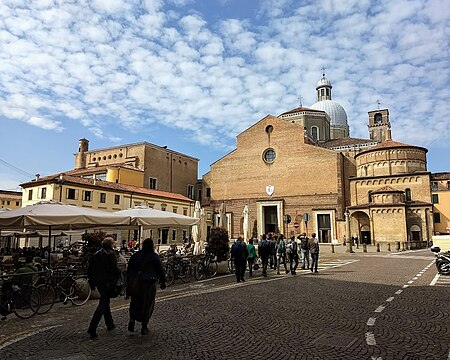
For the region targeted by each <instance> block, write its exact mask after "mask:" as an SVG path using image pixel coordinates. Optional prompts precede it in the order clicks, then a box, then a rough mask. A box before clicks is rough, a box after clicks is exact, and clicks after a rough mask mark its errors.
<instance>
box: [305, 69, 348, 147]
mask: <svg viewBox="0 0 450 360" xmlns="http://www.w3.org/2000/svg"><path fill="white" fill-rule="evenodd" d="M322 70H325V69H322ZM332 88H333V86H332V85H331V81H330V80H328V79H327V78H326V77H325V72H323V73H322V78H321V79H320V80H319V82H318V83H317V87H316V91H317V102H316V103H315V104H313V105H312V106H311V109H314V110H322V111H325V112H326V113H327V114H328V116H329V117H330V119H331V122H330V135H331V139H340V138H343V137H348V136H349V135H350V130H349V127H348V123H347V113H346V112H345V110H344V108H343V107H342V106H341V105H340V104H338V103H337V102H335V101H333V100H331V89H332Z"/></svg>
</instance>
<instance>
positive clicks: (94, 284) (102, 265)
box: [87, 236, 120, 339]
mask: <svg viewBox="0 0 450 360" xmlns="http://www.w3.org/2000/svg"><path fill="white" fill-rule="evenodd" d="M113 246H114V239H113V238H112V237H109V236H108V237H105V238H104V239H103V241H102V248H101V249H100V250H99V251H97V252H96V253H95V254H94V255H93V256H92V258H91V260H90V261H89V268H88V273H87V275H88V279H89V285H90V286H91V289H92V290H94V289H95V288H97V289H98V292H99V293H100V300H99V302H98V306H97V309H96V310H95V312H94V314H93V315H92V319H91V322H90V324H89V328H88V331H87V332H88V334H89V335H90V337H91V339H96V338H97V336H98V335H97V327H98V324H99V322H100V320H101V318H102V317H104V318H105V324H106V329H107V330H113V329H114V328H115V327H116V325H115V324H114V321H113V318H112V315H111V307H110V302H111V296H112V295H111V290H112V289H113V288H115V286H116V284H117V280H119V277H120V269H119V267H118V265H117V257H116V253H115V252H114V250H113Z"/></svg>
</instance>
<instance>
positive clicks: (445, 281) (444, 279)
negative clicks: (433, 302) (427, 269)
mask: <svg viewBox="0 0 450 360" xmlns="http://www.w3.org/2000/svg"><path fill="white" fill-rule="evenodd" d="M430 285H431V286H448V287H450V276H449V275H441V274H436V276H435V277H434V279H433V280H432V281H431V283H430Z"/></svg>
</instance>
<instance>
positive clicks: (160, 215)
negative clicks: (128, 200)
mask: <svg viewBox="0 0 450 360" xmlns="http://www.w3.org/2000/svg"><path fill="white" fill-rule="evenodd" d="M115 214H119V215H124V216H129V217H130V218H131V222H132V224H134V225H141V226H177V225H178V226H192V225H195V224H197V223H198V222H199V219H196V218H193V217H190V216H185V215H180V214H175V213H173V212H169V211H161V210H155V209H152V208H149V207H146V206H135V207H133V208H130V209H126V210H120V211H116V212H115Z"/></svg>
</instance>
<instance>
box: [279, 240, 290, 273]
mask: <svg viewBox="0 0 450 360" xmlns="http://www.w3.org/2000/svg"><path fill="white" fill-rule="evenodd" d="M277 256H278V259H277V275H280V264H281V262H283V265H284V270H285V271H286V274H287V273H288V272H289V271H288V269H287V265H286V243H285V242H284V236H283V234H281V235H280V237H279V238H278V244H277Z"/></svg>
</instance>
